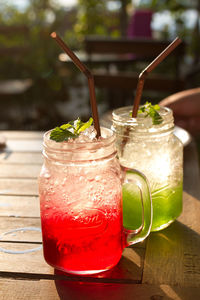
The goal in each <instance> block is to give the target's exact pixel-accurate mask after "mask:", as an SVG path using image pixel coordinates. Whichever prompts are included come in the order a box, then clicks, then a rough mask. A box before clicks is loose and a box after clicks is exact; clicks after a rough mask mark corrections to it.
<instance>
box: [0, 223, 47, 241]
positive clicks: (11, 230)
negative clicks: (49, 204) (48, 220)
mask: <svg viewBox="0 0 200 300" xmlns="http://www.w3.org/2000/svg"><path fill="white" fill-rule="evenodd" d="M0 220H1V222H0V240H1V242H8V241H9V242H13V243H15V242H23V243H25V242H28V243H41V242H42V234H41V231H39V230H40V228H41V225H40V218H14V217H4V218H3V217H2V218H0ZM21 228H29V230H26V229H22V230H20V229H21ZM31 228H33V230H31ZM11 247H12V246H11Z"/></svg>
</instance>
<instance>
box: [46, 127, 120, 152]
mask: <svg viewBox="0 0 200 300" xmlns="http://www.w3.org/2000/svg"><path fill="white" fill-rule="evenodd" d="M51 131H52V129H51V130H48V131H47V132H45V133H44V136H43V147H44V150H45V151H48V152H54V153H67V152H74V153H84V152H85V151H91V152H92V151H93V152H96V151H99V150H101V149H108V148H110V146H112V145H113V144H114V141H115V137H116V136H115V133H114V132H113V131H112V130H111V129H109V128H105V127H101V137H100V138H99V139H97V140H95V141H89V142H76V143H73V142H70V143H69V142H67V141H66V142H56V141H54V140H51V139H50V138H49V136H50V133H51Z"/></svg>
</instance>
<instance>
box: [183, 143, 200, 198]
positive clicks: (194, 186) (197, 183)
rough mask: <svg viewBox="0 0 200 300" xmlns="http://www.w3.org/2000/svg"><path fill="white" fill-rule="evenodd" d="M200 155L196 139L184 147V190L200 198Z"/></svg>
mask: <svg viewBox="0 0 200 300" xmlns="http://www.w3.org/2000/svg"><path fill="white" fill-rule="evenodd" d="M198 162H199V157H198V152H197V148H196V144H195V142H194V140H193V141H192V142H191V143H190V144H189V145H187V146H186V147H184V190H185V191H186V192H188V193H189V194H190V195H192V196H194V197H196V198H197V199H200V170H199V164H198Z"/></svg>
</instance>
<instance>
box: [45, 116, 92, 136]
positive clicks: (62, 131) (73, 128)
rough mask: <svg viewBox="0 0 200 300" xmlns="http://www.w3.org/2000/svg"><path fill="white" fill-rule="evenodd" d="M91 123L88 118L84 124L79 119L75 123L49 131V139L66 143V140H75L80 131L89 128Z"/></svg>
mask: <svg viewBox="0 0 200 300" xmlns="http://www.w3.org/2000/svg"><path fill="white" fill-rule="evenodd" d="M92 123H93V119H92V118H90V119H89V120H88V121H87V122H86V123H84V122H82V121H81V120H80V119H79V118H78V119H77V120H75V121H70V122H69V123H67V124H63V125H61V126H60V127H56V128H54V129H53V130H52V131H51V134H50V139H51V140H54V141H56V142H63V141H68V139H75V138H77V137H78V136H79V135H80V133H81V132H82V131H84V130H85V129H87V128H89V127H90V126H91V125H92Z"/></svg>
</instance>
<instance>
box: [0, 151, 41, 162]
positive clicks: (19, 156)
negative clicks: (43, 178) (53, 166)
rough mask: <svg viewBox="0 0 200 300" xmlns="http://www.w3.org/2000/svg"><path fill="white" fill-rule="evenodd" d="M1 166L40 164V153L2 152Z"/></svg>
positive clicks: (0, 156)
mask: <svg viewBox="0 0 200 300" xmlns="http://www.w3.org/2000/svg"><path fill="white" fill-rule="evenodd" d="M0 163H1V164H18V165H21V164H42V163H43V157H42V154H41V152H32V153H31V152H13V151H9V150H6V151H2V152H0Z"/></svg>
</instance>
